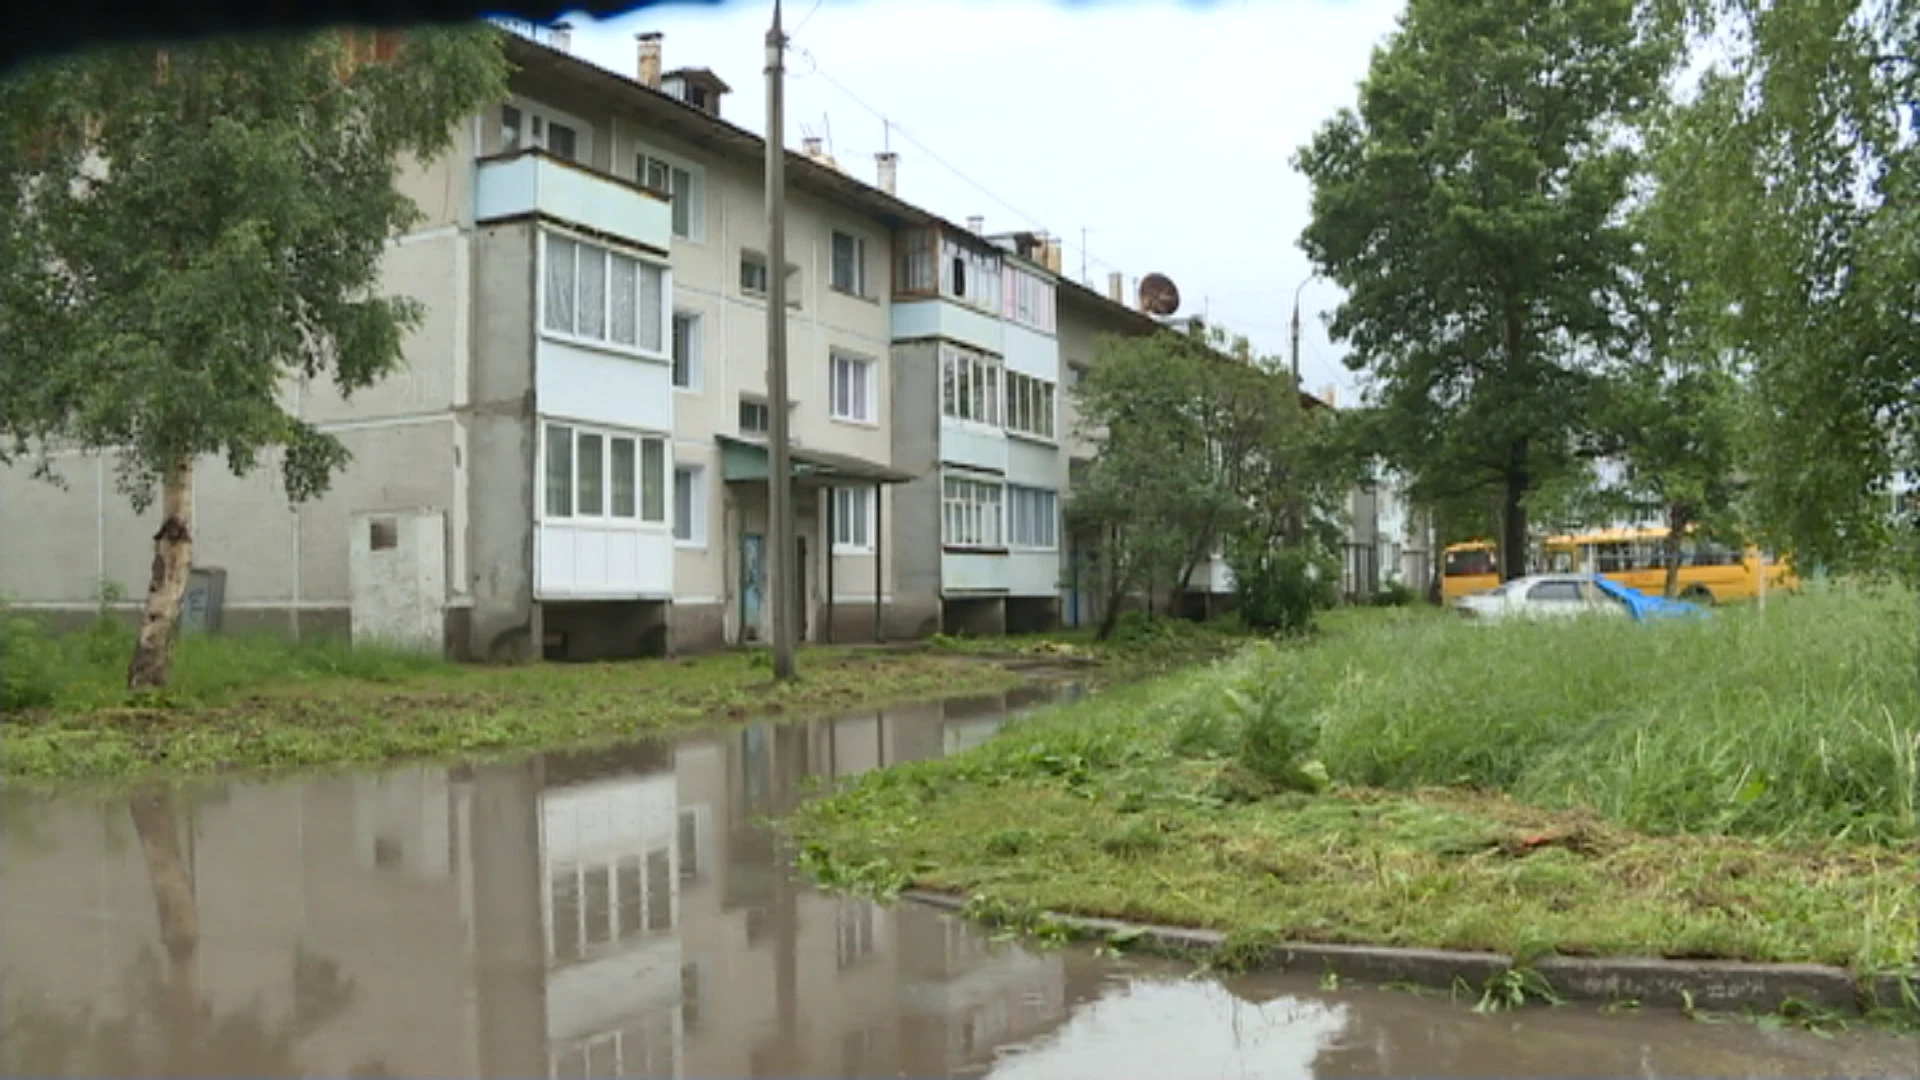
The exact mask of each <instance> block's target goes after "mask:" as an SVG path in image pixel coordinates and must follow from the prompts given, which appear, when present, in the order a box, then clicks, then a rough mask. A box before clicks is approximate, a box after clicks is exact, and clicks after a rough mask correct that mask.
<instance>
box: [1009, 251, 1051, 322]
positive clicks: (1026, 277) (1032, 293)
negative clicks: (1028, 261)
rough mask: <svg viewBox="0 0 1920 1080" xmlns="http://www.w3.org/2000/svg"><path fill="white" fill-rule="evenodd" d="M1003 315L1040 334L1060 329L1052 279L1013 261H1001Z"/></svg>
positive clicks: (1010, 320)
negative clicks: (1049, 279)
mask: <svg viewBox="0 0 1920 1080" xmlns="http://www.w3.org/2000/svg"><path fill="white" fill-rule="evenodd" d="M1000 276H1001V279H1002V280H1001V285H1000V316H1001V318H1003V319H1006V320H1007V321H1008V322H1011V323H1015V324H1017V325H1019V326H1024V327H1026V328H1027V329H1029V330H1032V331H1034V332H1036V333H1041V334H1052V333H1054V332H1056V330H1057V329H1058V326H1059V323H1058V313H1057V312H1056V310H1055V299H1054V289H1053V282H1051V281H1048V280H1047V279H1046V278H1045V277H1043V276H1041V274H1039V273H1038V272H1037V271H1034V270H1029V269H1027V268H1026V267H1024V266H1021V265H1019V264H1017V263H1014V262H1012V261H1011V260H1006V259H1003V260H1001V271H1000Z"/></svg>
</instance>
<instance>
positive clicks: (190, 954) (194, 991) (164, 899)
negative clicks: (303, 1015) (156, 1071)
mask: <svg viewBox="0 0 1920 1080" xmlns="http://www.w3.org/2000/svg"><path fill="white" fill-rule="evenodd" d="M128 802H129V808H130V809H131V811H132V813H133V827H134V831H135V832H137V833H138V834H139V836H140V850H141V852H142V853H143V854H144V855H145V856H146V863H147V880H148V881H149V882H150V883H151V885H152V887H153V904H154V908H155V910H156V911H157V913H158V914H159V916H160V940H161V942H162V944H164V945H165V946H166V950H167V1009H168V1016H167V1027H168V1032H167V1035H168V1040H167V1041H168V1045H169V1047H170V1048H171V1049H170V1051H169V1058H170V1067H169V1069H168V1072H169V1074H170V1075H173V1076H188V1075H192V1074H193V1073H196V1072H199V1071H200V1069H199V1068H198V1066H197V1065H196V1060H197V1059H198V1057H199V1046H200V1037H201V1032H200V1011H201V1010H200V915H199V909H198V907H197V905H196V903H195V900H194V895H193V880H192V878H191V877H190V876H189V873H188V870H187V860H186V857H185V855H184V854H183V853H182V852H181V850H180V825H179V816H178V814H177V813H176V812H175V808H174V802H173V793H172V792H171V791H168V790H167V789H165V788H156V789H151V790H148V791H144V792H141V793H139V794H136V795H134V796H133V797H132V798H131V799H129V800H128Z"/></svg>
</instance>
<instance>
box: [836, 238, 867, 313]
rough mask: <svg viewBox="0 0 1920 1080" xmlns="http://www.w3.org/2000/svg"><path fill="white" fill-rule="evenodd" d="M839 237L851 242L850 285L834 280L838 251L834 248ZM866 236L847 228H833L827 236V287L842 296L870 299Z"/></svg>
mask: <svg viewBox="0 0 1920 1080" xmlns="http://www.w3.org/2000/svg"><path fill="white" fill-rule="evenodd" d="M841 237H846V238H847V239H848V240H850V241H852V242H853V281H852V282H851V283H850V285H845V286H843V285H841V284H840V282H839V281H837V280H835V275H836V273H837V272H838V271H837V265H838V264H837V262H836V260H837V258H838V253H837V251H836V250H835V249H836V247H837V246H838V244H839V242H840V238H841ZM867 283H868V274H867V238H866V237H865V236H862V235H861V234H859V233H857V232H853V231H852V230H849V229H834V230H832V231H831V232H830V233H829V234H828V236H827V287H828V288H830V289H832V290H833V291H834V292H837V293H840V294H841V295H843V296H856V297H859V298H860V299H862V300H870V299H872V298H873V293H872V292H871V291H870V290H869V289H868V288H867Z"/></svg>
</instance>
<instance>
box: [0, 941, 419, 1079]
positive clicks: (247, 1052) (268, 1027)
mask: <svg viewBox="0 0 1920 1080" xmlns="http://www.w3.org/2000/svg"><path fill="white" fill-rule="evenodd" d="M302 955H303V956H304V955H305V950H304V949H303V950H302ZM167 966H168V965H167V963H166V962H164V961H162V960H161V958H160V953H159V952H158V951H157V950H154V949H143V950H141V952H140V954H139V956H138V957H137V958H136V959H135V960H134V962H133V963H132V964H131V965H129V966H128V968H127V974H126V983H125V990H126V993H125V996H124V998H123V1000H125V1001H126V1002H127V1003H128V1007H127V1009H126V1010H125V1011H124V1012H122V1013H120V1014H119V1015H113V1014H109V1013H105V1012H103V1011H100V1010H98V1009H97V1007H96V1006H95V1005H91V1004H87V1005H80V1006H77V1007H73V1008H66V1009H63V1008H59V1007H56V1006H51V1005H48V1004H47V1003H46V1002H45V1001H44V1000H42V999H39V998H36V997H33V996H31V995H27V994H18V993H16V995H15V997H14V1000H12V1001H10V1002H8V1003H7V1007H6V1018H7V1019H6V1028H5V1033H4V1035H5V1037H4V1039H3V1040H0V1043H3V1044H4V1045H0V1073H4V1074H5V1075H8V1076H139V1075H147V1076H151V1075H154V1074H156V1073H161V1072H164V1073H167V1074H170V1075H174V1076H185V1075H192V1076H233V1077H243V1076H298V1075H300V1074H301V1071H302V1070H301V1069H300V1067H299V1065H298V1063H297V1062H295V1060H294V1052H293V1051H294V1044H295V1043H296V1041H298V1040H299V1039H300V1038H301V1037H303V1036H304V1035H306V1034H307V1033H309V1032H310V1031H313V1030H315V1029H317V1028H319V1027H321V1026H323V1025H325V1024H327V1023H329V1022H330V1021H332V1020H333V1019H334V1018H335V1017H337V1016H338V1015H339V1014H340V1013H341V1012H342V1011H343V1010H344V1009H345V1008H346V1007H347V1005H348V1004H349V1003H350V1002H351V1001H352V999H353V993H354V990H353V986H352V984H351V983H350V982H347V981H343V980H341V979H340V978H339V977H338V975H337V974H334V973H332V972H331V971H328V970H326V969H327V968H329V967H330V965H327V964H325V963H324V962H321V963H320V964H318V965H315V964H311V963H310V964H307V965H305V966H304V975H297V976H296V979H299V978H303V977H304V978H306V979H310V980H314V981H313V982H312V983H311V984H310V985H308V986H306V987H304V988H303V987H301V986H299V985H298V984H296V987H295V999H296V1001H307V1002H314V1003H316V1004H314V1005H311V1006H305V1007H300V1006H296V1008H295V1015H294V1016H293V1017H291V1018H289V1019H287V1020H284V1021H272V1022H270V1021H268V1020H267V1019H265V1018H264V1017H263V1015H262V1009H261V1006H260V1005H259V1004H258V1003H255V1004H253V1005H251V1006H248V1007H245V1008H243V1009H239V1010H235V1011H231V1012H219V1011H216V1010H215V1008H214V1007H213V1005H212V1004H211V1003H210V1002H208V1001H206V1000H205V999H204V998H202V999H200V1000H198V1001H193V1002H182V1001H180V1000H178V998H177V996H176V995H177V987H178V985H179V983H178V981H177V980H176V979H174V978H173V977H172V975H171V973H170V972H168V970H167ZM300 968H302V965H301V964H300V963H299V961H296V969H300ZM23 989H24V988H23ZM374 1067H375V1068H380V1066H379V1065H377V1064H376V1065H375V1066H374ZM362 1068H363V1069H364V1068H366V1066H362ZM356 1075H371V1076H378V1075H383V1072H361V1071H358V1070H356Z"/></svg>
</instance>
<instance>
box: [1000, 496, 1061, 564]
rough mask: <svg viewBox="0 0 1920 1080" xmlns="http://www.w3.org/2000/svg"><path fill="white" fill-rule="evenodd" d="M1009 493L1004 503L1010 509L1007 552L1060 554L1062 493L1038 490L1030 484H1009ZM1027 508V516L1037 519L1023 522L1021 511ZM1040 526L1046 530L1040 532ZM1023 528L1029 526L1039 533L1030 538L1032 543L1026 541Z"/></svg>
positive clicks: (1007, 511) (1029, 540)
mask: <svg viewBox="0 0 1920 1080" xmlns="http://www.w3.org/2000/svg"><path fill="white" fill-rule="evenodd" d="M1005 489H1006V490H1005V493H1004V494H1003V496H1002V499H1003V501H1004V504H1005V506H1006V511H1005V513H1006V541H1007V550H1009V551H1040V552H1049V551H1059V550H1060V493H1059V492H1058V491H1055V490H1054V489H1052V488H1043V487H1034V486H1031V485H1028V484H1013V483H1009V484H1007V485H1005ZM1029 504H1030V505H1029ZM1023 505H1026V506H1027V507H1028V510H1027V512H1030V513H1031V514H1032V515H1033V518H1032V521H1031V522H1029V521H1026V520H1025V519H1024V518H1023V514H1022V510H1021V507H1022V506H1023ZM1036 523H1044V525H1045V528H1044V529H1038V526H1037V524H1036ZM1021 525H1029V526H1030V527H1034V528H1035V529H1036V530H1037V531H1036V532H1034V533H1031V534H1030V536H1031V539H1028V538H1023V537H1022V535H1021V533H1022V531H1023V530H1022V529H1021V528H1020V526H1021ZM1041 533H1044V535H1041Z"/></svg>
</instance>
